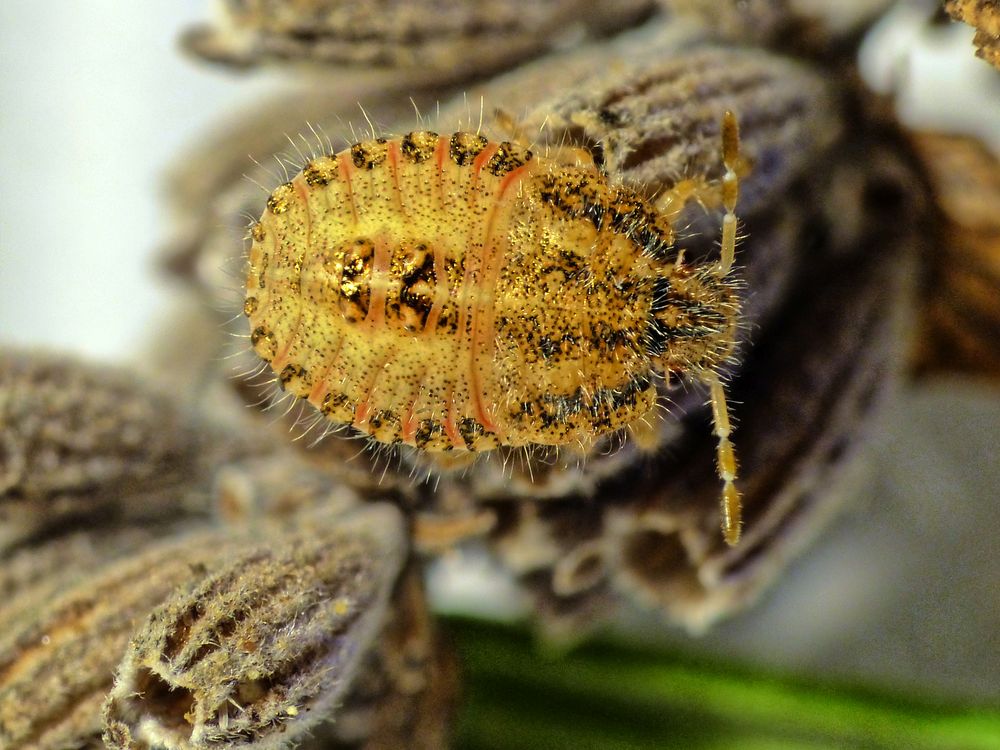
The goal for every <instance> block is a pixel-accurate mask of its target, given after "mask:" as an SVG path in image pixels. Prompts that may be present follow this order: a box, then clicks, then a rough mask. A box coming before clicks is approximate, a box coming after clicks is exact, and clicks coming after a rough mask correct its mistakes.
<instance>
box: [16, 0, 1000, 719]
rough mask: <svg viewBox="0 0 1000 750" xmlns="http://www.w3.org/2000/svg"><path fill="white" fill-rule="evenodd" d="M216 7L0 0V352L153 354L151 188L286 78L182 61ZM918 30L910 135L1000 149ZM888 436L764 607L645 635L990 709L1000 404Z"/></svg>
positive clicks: (913, 29)
mask: <svg viewBox="0 0 1000 750" xmlns="http://www.w3.org/2000/svg"><path fill="white" fill-rule="evenodd" d="M208 6H209V4H208V3H207V2H205V0H174V2H171V3H122V2H117V1H112V0H90V2H87V3H81V2H71V3H67V2H65V0H35V2H31V3H27V2H12V1H10V0H5V1H4V2H3V3H0V343H4V344H10V343H17V344H33V345H39V346H42V345H44V346H47V347H53V348H58V349H65V350H72V351H76V352H79V353H81V354H86V355H89V356H92V357H96V358H102V359H106V360H109V361H125V360H128V359H129V358H130V356H132V354H133V352H136V351H138V350H139V349H141V348H143V347H148V346H150V345H151V342H150V341H149V340H148V336H149V335H150V332H151V330H152V324H153V322H154V321H156V320H158V319H159V318H160V317H161V316H162V314H163V311H164V309H165V308H166V307H167V306H168V303H169V301H170V296H171V294H172V293H175V292H174V291H173V290H172V289H171V287H170V286H169V285H166V284H164V283H161V280H159V279H158V278H157V277H156V275H155V274H154V272H153V259H154V257H155V254H156V249H157V246H158V243H160V242H161V241H162V239H163V238H164V237H165V236H166V234H167V228H166V221H167V220H168V219H167V214H166V212H165V211H164V210H163V208H162V204H161V192H160V176H161V174H162V172H163V170H164V168H165V167H166V166H167V165H168V164H169V163H170V162H171V160H172V159H173V158H175V157H176V156H177V155H178V153H179V152H181V151H182V150H183V149H184V148H185V147H187V146H190V145H191V144H193V143H195V142H196V141H197V139H198V137H199V133H202V132H204V131H205V130H206V129H207V128H208V127H209V126H211V125H212V124H213V123H214V122H217V121H218V119H219V117H220V116H221V115H222V114H223V113H226V112H229V111H232V110H234V109H236V108H238V107H247V106H252V103H253V102H254V101H255V99H256V98H259V97H261V96H262V95H263V94H265V93H266V92H268V91H270V90H274V89H277V88H280V86H281V83H282V77H281V75H280V74H278V73H274V72H267V71H263V72H261V71H258V72H254V73H253V74H250V75H243V76H240V75H235V74H229V73H227V72H225V71H221V70H217V69H213V68H210V67H208V66H206V65H203V64H197V63H195V62H192V61H190V60H186V59H184V58H183V57H182V56H181V55H180V53H179V52H178V51H177V49H176V46H175V38H176V36H177V33H178V31H179V30H180V29H181V28H183V27H184V26H185V25H187V24H188V23H190V22H193V21H196V20H202V19H204V18H205V17H206V16H207V15H208V13H209V12H210V8H209V7H208ZM921 18H922V15H921V14H920V13H919V12H916V11H914V10H912V9H910V8H908V7H901V8H899V9H897V11H895V12H894V14H893V15H891V16H890V18H888V19H887V20H886V22H884V23H883V24H882V26H881V27H880V28H878V29H876V30H875V32H874V35H875V36H874V38H873V39H872V40H870V43H869V44H868V45H867V46H866V48H865V52H864V57H865V62H866V66H867V67H868V69H869V71H870V74H871V77H872V81H873V83H874V84H875V85H877V86H878V87H879V88H881V89H882V90H889V88H890V87H896V88H901V90H902V92H901V94H900V107H901V111H902V114H903V115H904V116H905V118H906V119H907V120H908V121H910V122H912V123H920V124H921V126H923V127H936V128H943V129H950V130H964V131H970V132H978V133H980V134H981V135H983V136H984V137H986V138H988V139H989V140H990V141H991V142H992V145H993V147H994V148H995V149H997V150H1000V76H998V75H997V73H996V71H994V70H992V69H991V68H990V67H989V66H987V65H986V64H985V63H983V62H981V61H979V60H977V59H976V58H975V57H974V56H973V49H972V47H971V44H970V40H971V36H972V31H971V29H969V28H967V27H964V26H961V25H954V26H952V27H943V28H938V29H935V30H934V31H933V33H930V34H923V33H922V32H921V31H920V29H919V25H920V19H921ZM959 79H961V80H965V81H968V82H969V83H970V85H969V86H968V87H967V88H962V87H958V86H955V85H953V82H954V81H956V80H959ZM362 103H363V102H362ZM248 163H249V159H248ZM240 249H241V248H240V246H239V244H235V245H234V250H233V252H234V254H238V253H239V252H240ZM890 422H891V426H890V429H889V435H888V437H887V439H886V441H885V444H884V445H883V446H882V447H881V449H879V450H877V451H873V455H872V457H871V458H872V462H871V471H870V475H869V477H868V478H867V479H866V480H865V482H864V483H863V489H862V490H861V491H860V492H858V494H857V496H856V497H853V498H851V499H850V500H849V501H848V503H847V507H846V509H845V511H844V512H843V513H842V514H841V515H840V516H839V518H838V519H837V520H836V521H835V522H834V523H833V524H831V526H830V527H829V529H828V531H827V532H826V533H825V534H824V535H823V537H822V538H821V539H820V540H819V543H817V544H816V545H815V546H813V547H812V548H811V549H810V550H809V551H808V552H807V553H806V554H805V555H804V556H803V557H802V558H801V559H799V560H797V561H796V562H794V563H793V564H792V565H791V567H790V569H789V570H788V572H787V573H786V575H785V576H784V578H783V579H782V580H781V581H780V582H779V584H778V585H777V586H776V587H775V588H774V589H773V590H772V591H770V592H769V593H768V594H767V595H766V596H765V598H764V600H763V601H762V602H761V603H760V605H759V606H757V607H756V608H755V609H753V610H751V611H749V612H747V613H745V614H743V615H741V616H739V617H737V618H735V619H734V620H731V621H729V622H727V623H724V624H722V625H721V626H719V627H718V628H717V629H715V630H714V631H712V632H711V633H710V634H708V635H707V636H705V637H703V638H700V639H692V638H690V637H688V636H687V635H685V634H683V633H681V632H678V631H671V630H669V629H666V628H664V627H657V625H656V624H655V623H652V622H649V621H644V622H643V623H641V625H642V626H643V627H644V628H645V630H646V635H647V636H648V637H652V638H655V639H657V640H659V641H665V642H668V643H670V644H673V645H678V646H681V647H683V648H684V649H687V650H690V651H693V652H697V653H706V654H711V655H713V656H716V657H726V656H732V657H733V658H735V659H737V660H738V661H740V662H743V663H748V664H760V665H765V666H768V667H770V668H777V669H780V670H788V671H792V672H796V673H800V674H804V675H810V676H816V677H820V676H829V677H833V678H843V679H846V680H848V681H852V682H859V683H865V684H874V685H881V686H886V687H893V688H902V689H905V690H907V691H913V692H917V693H922V694H928V695H939V694H945V695H948V696H951V697H954V698H959V699H970V700H973V701H976V702H993V701H997V700H1000V541H998V540H1000V534H998V533H997V525H998V524H997V518H996V516H997V508H998V505H997V500H996V497H997V489H998V488H1000V461H998V460H997V439H996V436H997V434H998V433H1000V392H998V390H997V389H996V388H994V387H990V386H986V385H982V384H980V385H976V384H974V383H970V382H965V381H960V380H949V381H941V380H939V381H935V382H932V383H925V384H922V385H920V386H919V387H913V388H911V389H909V390H908V391H907V392H906V393H905V394H904V395H903V396H902V397H901V398H900V399H899V401H898V403H897V404H896V406H895V408H894V410H893V413H892V414H891V415H890ZM446 567H452V568H456V569H457V568H459V567H460V568H462V569H463V571H464V574H463V575H462V576H455V575H451V576H448V577H447V580H448V585H447V586H446V587H440V586H439V587H437V590H436V595H437V596H438V598H439V601H440V605H441V607H443V608H445V609H450V610H466V609H468V608H470V607H475V606H481V605H482V598H481V596H479V594H481V591H482V585H483V584H482V580H483V576H488V572H486V571H483V570H482V569H481V568H479V567H477V563H476V562H475V561H469V560H462V561H458V562H456V561H451V563H450V565H449V564H447V563H446ZM480 574H482V575H480ZM489 580H491V581H492V579H489ZM490 585H494V584H492V583H491V584H490ZM496 585H498V586H499V585H500V584H496ZM501 592H502V588H501V589H499V590H498V593H497V595H496V596H493V595H491V596H490V597H489V598H490V600H491V602H492V603H493V606H495V607H496V610H495V611H496V612H497V613H502V614H506V615H509V614H510V613H511V611H512V609H511V608H512V607H513V608H514V611H516V606H517V605H516V602H512V601H511V599H510V598H505V597H504V596H502V595H501ZM476 602H479V604H478V605H477V604H476Z"/></svg>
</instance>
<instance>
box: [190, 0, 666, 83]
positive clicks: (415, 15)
mask: <svg viewBox="0 0 1000 750" xmlns="http://www.w3.org/2000/svg"><path fill="white" fill-rule="evenodd" d="M652 6H653V1H652V0H619V1H618V2H615V3H600V4H593V3H591V4H587V3H584V2H581V0H554V1H553V2H548V3H534V2H530V0H480V1H479V2H476V3H467V2H460V0H416V1H415V2H414V1H413V0H362V1H360V2H358V1H355V2H344V1H343V0H307V1H306V2H301V1H300V2H296V3H287V2H275V0H250V1H249V2H248V1H247V0H226V1H225V2H224V3H223V5H222V9H223V14H224V17H223V22H222V23H220V24H219V25H218V26H216V27H209V26H197V27H194V28H192V29H190V30H189V31H188V32H187V33H186V34H185V36H184V39H183V44H184V46H185V47H186V48H187V49H188V50H189V51H191V52H193V53H194V54H197V55H199V56H201V57H204V58H206V59H209V60H213V61H217V62H224V63H227V64H230V65H237V66H249V65H254V64H257V63H260V62H273V61H289V60H295V61H299V62H306V63H309V64H311V65H314V66H329V65H353V66H359V67H365V68H369V69H371V68H375V69H378V68H390V69H393V70H395V71H402V72H403V73H404V75H409V76H410V77H418V78H420V79H433V81H434V82H435V83H442V82H444V81H446V80H452V79H455V78H465V77H469V76H471V75H474V74H482V73H485V72H489V71H491V70H495V69H497V68H501V67H503V66H505V65H510V64H514V63H516V62H518V61H520V60H523V59H525V58H528V57H532V56H534V55H537V54H539V53H540V52H542V51H543V50H545V49H546V48H547V47H550V46H551V45H552V44H553V41H554V40H557V39H559V38H560V37H564V36H565V35H566V34H567V31H568V30H569V29H572V30H574V31H577V32H579V31H586V30H588V29H589V30H591V31H596V32H602V33H607V32H608V31H612V30H615V29H619V28H623V27H625V26H627V25H630V24H632V23H635V22H636V21H638V20H640V19H642V18H643V17H645V16H646V15H647V14H648V13H649V11H650V10H651V8H652Z"/></svg>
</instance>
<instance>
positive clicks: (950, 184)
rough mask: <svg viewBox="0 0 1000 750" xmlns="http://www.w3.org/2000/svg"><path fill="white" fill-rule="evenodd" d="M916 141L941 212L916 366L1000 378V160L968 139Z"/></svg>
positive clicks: (924, 137) (923, 136)
mask: <svg viewBox="0 0 1000 750" xmlns="http://www.w3.org/2000/svg"><path fill="white" fill-rule="evenodd" d="M913 143H914V146H915V147H916V149H917V152H918V154H919V155H920V156H921V157H922V158H923V160H924V164H925V166H926V168H927V170H928V173H929V176H930V180H931V183H932V187H933V189H934V191H935V197H936V199H937V203H938V208H940V210H941V212H942V214H943V216H942V225H941V231H940V232H939V233H938V235H937V237H936V243H935V247H934V252H933V253H932V254H931V255H930V256H929V257H928V262H929V263H930V265H931V268H930V270H929V271H928V273H927V275H926V277H925V278H926V282H925V289H924V294H925V295H926V296H925V299H926V302H925V305H924V319H923V321H922V324H921V331H920V338H919V340H918V348H917V352H916V357H915V360H916V361H915V366H916V368H917V371H918V372H920V373H940V372H949V371H950V372H962V373H965V374H976V375H981V376H987V377H991V378H997V377H1000V159H998V158H997V157H996V155H994V154H993V153H991V152H990V151H989V150H988V149H987V148H986V147H985V146H983V144H981V143H979V142H978V141H976V140H974V139H971V138H964V137H960V136H947V135H940V134H934V133H918V134H916V135H914V137H913Z"/></svg>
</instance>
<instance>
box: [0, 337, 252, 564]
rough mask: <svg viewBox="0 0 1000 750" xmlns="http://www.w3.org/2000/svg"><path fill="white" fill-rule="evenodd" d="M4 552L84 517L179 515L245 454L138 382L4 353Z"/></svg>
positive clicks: (0, 479)
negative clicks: (215, 468)
mask: <svg viewBox="0 0 1000 750" xmlns="http://www.w3.org/2000/svg"><path fill="white" fill-rule="evenodd" d="M0 424H2V426H3V429H2V431H0V550H2V549H3V548H4V547H5V546H8V545H10V544H12V543H13V542H15V541H17V540H18V539H22V538H25V537H28V536H31V535H32V534H36V533H38V532H40V531H42V530H44V529H46V528H50V527H53V526H56V525H59V524H62V523H65V522H66V521H68V520H70V519H74V518H80V517H84V516H86V517H87V519H88V522H89V523H91V524H93V523H96V522H99V521H107V520H108V519H109V518H111V517H114V516H116V515H125V516H133V517H157V516H171V515H175V514H176V513H177V511H178V509H179V508H181V506H182V501H183V500H184V499H185V496H186V494H185V493H190V492H193V491H195V490H197V489H198V488H199V487H200V488H201V489H202V490H203V489H204V487H203V486H202V485H203V483H204V482H205V480H206V479H207V476H208V470H209V468H210V467H211V465H212V464H213V463H214V461H215V460H222V459H223V458H225V457H227V456H229V455H238V454H240V453H241V452H246V450H247V445H246V444H245V443H244V442H243V441H242V440H237V439H235V438H234V437H232V436H227V435H221V434H218V433H210V432H207V431H202V430H201V429H199V428H198V427H197V426H196V425H195V423H194V422H193V420H192V419H190V418H189V417H188V416H187V415H186V414H184V413H183V411H182V410H181V409H180V408H179V406H178V405H177V404H176V403H174V401H173V400H172V399H171V398H168V397H167V396H166V395H164V394H163V393H160V392H157V391H155V390H154V389H151V388H149V387H148V386H147V385H146V384H144V383H143V382H141V381H140V380H139V379H138V378H137V377H136V376H135V375H133V374H131V373H129V372H127V371H125V370H122V369H119V368H115V367H109V366H103V365H97V364H89V363H84V362H81V361H78V360H75V359H72V358H69V357H65V356H55V355H48V354H42V353H38V352H31V351H26V350H19V349H3V350H0Z"/></svg>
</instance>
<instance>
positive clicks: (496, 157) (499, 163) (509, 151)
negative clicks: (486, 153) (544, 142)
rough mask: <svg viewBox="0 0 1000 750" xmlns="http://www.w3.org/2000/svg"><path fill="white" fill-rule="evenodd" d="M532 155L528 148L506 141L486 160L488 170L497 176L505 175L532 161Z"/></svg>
mask: <svg viewBox="0 0 1000 750" xmlns="http://www.w3.org/2000/svg"><path fill="white" fill-rule="evenodd" d="M532 155H533V154H532V153H531V151H529V150H528V149H526V148H523V147H521V146H518V145H515V144H513V143H508V142H507V141H504V142H503V143H501V144H500V147H499V148H498V149H497V151H496V153H495V154H493V156H491V157H490V160H489V161H488V162H486V171H487V172H489V173H490V174H493V175H496V176H497V177H503V176H504V175H505V174H507V173H509V172H513V171H514V170H515V169H517V168H518V167H523V166H524V165H525V164H527V163H528V162H529V161H531V157H532Z"/></svg>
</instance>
